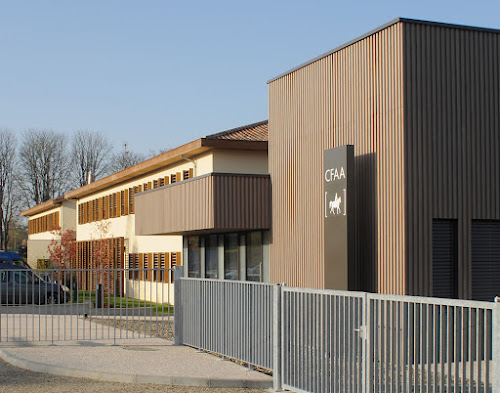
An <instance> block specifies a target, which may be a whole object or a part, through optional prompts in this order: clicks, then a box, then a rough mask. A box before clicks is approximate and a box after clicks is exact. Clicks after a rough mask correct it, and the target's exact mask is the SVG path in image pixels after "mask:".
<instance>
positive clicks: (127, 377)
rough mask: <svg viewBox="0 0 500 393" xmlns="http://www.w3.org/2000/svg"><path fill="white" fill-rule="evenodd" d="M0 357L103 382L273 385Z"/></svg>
mask: <svg viewBox="0 0 500 393" xmlns="http://www.w3.org/2000/svg"><path fill="white" fill-rule="evenodd" d="M0 358H2V359H3V360H4V361H6V362H7V363H10V364H11V365H13V366H16V367H19V368H23V369H25V370H30V371H34V372H39V373H45V374H52V375H59V376H64V377H73V378H88V379H93V380H96V381H101V382H124V383H151V384H161V385H178V386H202V387H214V388H215V387H217V388H257V389H259V388H260V389H269V388H271V387H272V384H273V383H272V381H252V380H235V379H226V378H200V377H183V376H159V375H158V376H156V375H137V374H119V373H106V372H98V371H85V370H80V369H75V368H66V367H59V366H49V365H47V364H44V363H37V362H34V361H31V360H26V359H21V358H18V357H16V356H14V355H12V354H10V353H9V352H8V351H5V350H4V349H0Z"/></svg>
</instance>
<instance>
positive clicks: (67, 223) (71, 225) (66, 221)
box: [60, 199, 77, 232]
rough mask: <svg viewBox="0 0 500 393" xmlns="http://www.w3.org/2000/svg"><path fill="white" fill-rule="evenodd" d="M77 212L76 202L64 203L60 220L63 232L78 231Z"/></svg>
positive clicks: (72, 200) (67, 201) (68, 201)
mask: <svg viewBox="0 0 500 393" xmlns="http://www.w3.org/2000/svg"><path fill="white" fill-rule="evenodd" d="M76 212H77V210H76V200H74V199H70V200H66V201H63V203H62V209H61V218H60V220H61V224H62V225H61V229H62V231H63V232H66V231H67V230H73V231H75V230H76V218H77V217H76V214H77V213H76Z"/></svg>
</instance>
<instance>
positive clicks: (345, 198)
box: [323, 145, 354, 289]
mask: <svg viewBox="0 0 500 393" xmlns="http://www.w3.org/2000/svg"><path fill="white" fill-rule="evenodd" d="M353 164H354V146H353V145H345V146H339V147H335V148H333V149H328V150H325V152H324V170H323V182H324V193H323V204H324V206H323V215H324V222H325V226H324V227H325V229H324V236H325V273H326V274H325V287H326V288H333V289H349V288H348V279H349V260H350V259H351V256H352V255H353V249H352V248H353V247H352V243H353V229H354V228H353V225H354V211H353V207H354V204H353V202H354V167H353Z"/></svg>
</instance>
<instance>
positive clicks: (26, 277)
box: [14, 270, 39, 284]
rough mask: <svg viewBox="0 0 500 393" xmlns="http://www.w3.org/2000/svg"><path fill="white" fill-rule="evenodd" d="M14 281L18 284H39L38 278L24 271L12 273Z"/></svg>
mask: <svg viewBox="0 0 500 393" xmlns="http://www.w3.org/2000/svg"><path fill="white" fill-rule="evenodd" d="M14 281H15V282H17V283H19V284H31V283H35V284H36V283H38V282H39V280H38V277H36V276H35V275H34V274H33V273H32V272H29V271H24V270H21V271H17V272H14Z"/></svg>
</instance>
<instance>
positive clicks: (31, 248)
mask: <svg viewBox="0 0 500 393" xmlns="http://www.w3.org/2000/svg"><path fill="white" fill-rule="evenodd" d="M50 242H51V240H31V239H28V243H27V247H28V257H27V262H28V265H30V266H31V267H32V268H36V262H37V260H38V259H48V258H49V250H48V247H49V244H50Z"/></svg>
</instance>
